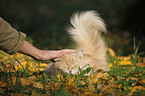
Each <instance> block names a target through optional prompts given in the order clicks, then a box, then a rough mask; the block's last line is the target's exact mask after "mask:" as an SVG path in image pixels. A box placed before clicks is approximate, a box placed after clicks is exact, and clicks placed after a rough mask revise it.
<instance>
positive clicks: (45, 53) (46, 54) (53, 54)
mask: <svg viewBox="0 0 145 96" xmlns="http://www.w3.org/2000/svg"><path fill="white" fill-rule="evenodd" d="M75 51H76V50H71V49H64V50H59V51H50V50H41V52H42V56H41V58H40V60H50V59H54V58H59V57H62V56H63V55H64V54H65V53H70V52H75Z"/></svg>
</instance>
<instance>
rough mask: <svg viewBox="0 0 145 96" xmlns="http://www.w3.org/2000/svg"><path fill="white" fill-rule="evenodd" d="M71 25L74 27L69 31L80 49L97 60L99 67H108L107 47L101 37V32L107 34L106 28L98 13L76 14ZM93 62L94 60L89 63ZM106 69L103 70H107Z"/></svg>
mask: <svg viewBox="0 0 145 96" xmlns="http://www.w3.org/2000/svg"><path fill="white" fill-rule="evenodd" d="M71 24H72V27H69V28H68V30H67V31H68V33H69V34H70V35H71V36H72V39H73V40H74V41H75V42H76V43H77V46H78V49H83V51H84V54H87V55H88V56H90V57H92V58H93V60H97V61H98V63H96V64H99V65H98V67H99V66H102V65H106V64H107V63H106V46H105V42H104V40H103V38H102V37H101V32H104V33H106V27H105V24H104V22H103V20H102V19H101V18H100V17H99V15H98V13H96V12H95V11H86V12H82V13H76V14H74V16H72V18H71ZM91 61H92V59H90V61H89V60H88V61H87V62H88V63H90V62H91ZM100 63H101V64H100ZM106 68H107V67H104V68H102V69H104V70H107V69H106Z"/></svg>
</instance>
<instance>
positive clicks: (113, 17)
mask: <svg viewBox="0 0 145 96" xmlns="http://www.w3.org/2000/svg"><path fill="white" fill-rule="evenodd" d="M144 5H145V3H144V0H0V16H1V17H2V18H3V19H5V20H6V21H7V22H9V23H10V24H11V25H12V26H13V27H14V28H15V29H17V30H19V31H22V32H24V33H26V34H27V37H28V38H27V40H28V41H30V42H32V43H33V45H34V46H36V47H37V48H40V49H63V48H74V46H75V45H74V43H73V42H72V40H71V39H70V37H69V35H68V34H67V32H66V31H65V28H66V27H67V26H68V25H70V22H69V20H70V17H71V15H72V14H73V13H74V12H77V11H80V12H81V11H87V10H96V11H97V12H99V14H100V16H101V17H102V18H103V19H104V21H105V23H106V25H107V30H108V34H107V35H105V36H104V38H105V40H106V43H107V45H108V47H111V48H113V49H114V50H115V51H116V52H117V54H118V55H127V54H130V53H132V52H133V37H135V38H136V44H138V43H139V42H140V49H139V50H140V52H145V48H144V47H145V44H144V42H145V33H144V31H145V28H144V22H145V19H144V18H145V15H144V13H145V10H144V8H143V6H144Z"/></svg>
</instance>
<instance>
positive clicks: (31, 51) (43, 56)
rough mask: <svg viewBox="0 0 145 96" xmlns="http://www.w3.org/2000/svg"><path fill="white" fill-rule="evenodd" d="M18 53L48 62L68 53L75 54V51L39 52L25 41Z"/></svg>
mask: <svg viewBox="0 0 145 96" xmlns="http://www.w3.org/2000/svg"><path fill="white" fill-rule="evenodd" d="M18 51H19V52H21V53H23V54H26V55H29V56H31V57H33V58H35V59H37V60H50V59H54V58H57V57H58V58H59V57H61V56H63V55H64V54H65V53H68V52H75V50H71V49H64V50H59V51H54V50H40V49H38V48H36V47H34V46H33V45H31V44H30V43H29V42H27V41H26V40H24V45H23V46H22V47H21V48H20V49H19V50H18Z"/></svg>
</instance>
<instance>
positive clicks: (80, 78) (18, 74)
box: [0, 52, 145, 96]
mask: <svg viewBox="0 0 145 96" xmlns="http://www.w3.org/2000/svg"><path fill="white" fill-rule="evenodd" d="M108 62H109V67H110V68H109V69H110V70H109V71H108V72H103V71H100V70H98V71H97V72H94V73H92V74H91V76H86V75H85V74H87V73H88V72H89V71H90V70H92V69H91V68H90V67H88V68H87V69H86V70H82V69H79V70H80V72H79V73H78V74H76V75H73V74H62V73H58V72H56V73H55V74H54V75H53V76H50V75H48V74H47V73H46V72H45V68H46V67H47V63H44V62H41V61H35V60H33V59H32V58H30V57H28V56H25V55H22V54H20V53H16V54H15V55H8V54H6V53H4V52H0V90H1V91H0V95H3V96H5V95H22V94H25V95H33V96H36V95H37V96H39V95H46V96H49V95H54V96H71V95H73V96H94V95H104V96H106V95H107V96H112V95H113V96H116V95H139V96H140V95H141V96H143V95H145V58H143V57H139V54H133V55H129V56H126V57H125V56H120V57H114V56H111V55H109V58H108Z"/></svg>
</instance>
